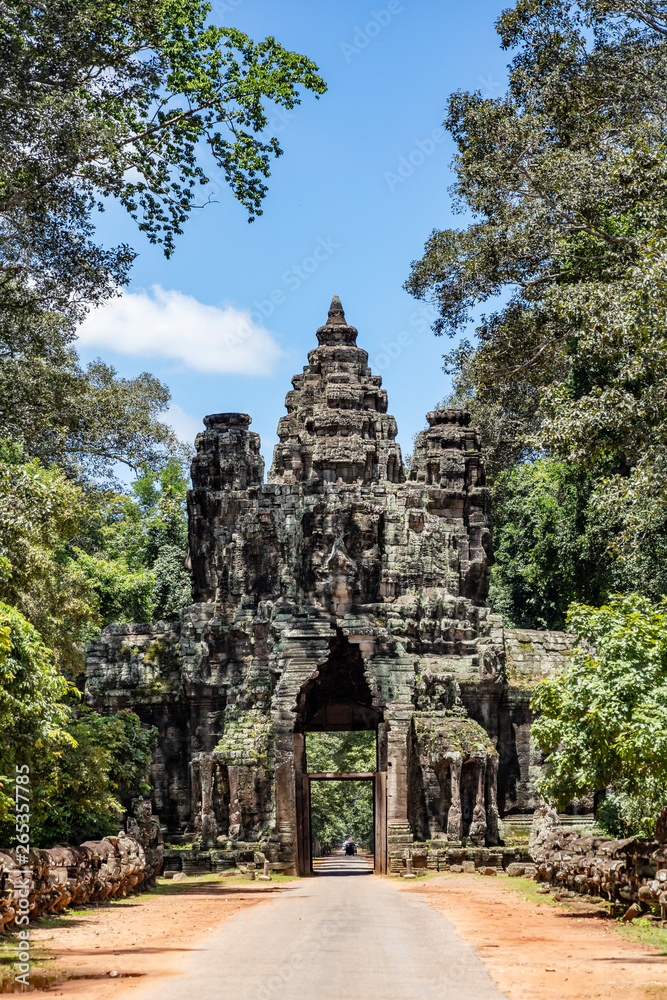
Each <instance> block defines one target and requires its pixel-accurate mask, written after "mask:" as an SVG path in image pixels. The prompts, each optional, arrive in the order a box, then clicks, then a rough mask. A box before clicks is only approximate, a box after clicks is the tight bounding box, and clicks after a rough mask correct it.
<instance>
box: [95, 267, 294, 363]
mask: <svg viewBox="0 0 667 1000" xmlns="http://www.w3.org/2000/svg"><path fill="white" fill-rule="evenodd" d="M79 340H80V343H81V344H82V346H84V347H101V348H107V349H108V350H112V351H119V352H120V353H121V354H134V355H139V356H143V357H154V358H155V357H160V358H173V359H175V360H177V361H180V362H182V363H183V364H184V365H186V366H187V367H188V368H194V369H195V370H196V371H200V372H215V373H216V374H220V375H270V374H271V373H272V371H273V367H274V365H275V363H276V361H277V360H278V358H279V357H280V356H281V354H282V351H281V350H280V347H279V346H278V344H277V343H276V341H275V340H274V339H273V337H272V336H271V334H270V333H269V331H268V330H266V329H265V328H264V327H263V326H257V325H256V324H254V323H253V322H252V320H251V318H250V311H249V310H247V309H236V308H235V307H234V306H230V305H224V306H207V305H204V304H203V303H202V302H198V301H197V299H195V298H193V297H192V296H191V295H184V294H183V293H182V292H175V291H166V290H165V289H164V288H161V287H160V285H153V286H152V288H151V291H150V293H149V292H146V291H139V292H126V293H125V294H124V295H122V296H121V297H120V298H116V299H111V301H110V302H108V303H106V305H104V306H101V307H100V308H99V309H95V310H93V311H92V312H91V313H90V314H89V315H88V317H87V318H86V320H85V321H84V322H83V323H82V325H81V327H80V329H79Z"/></svg>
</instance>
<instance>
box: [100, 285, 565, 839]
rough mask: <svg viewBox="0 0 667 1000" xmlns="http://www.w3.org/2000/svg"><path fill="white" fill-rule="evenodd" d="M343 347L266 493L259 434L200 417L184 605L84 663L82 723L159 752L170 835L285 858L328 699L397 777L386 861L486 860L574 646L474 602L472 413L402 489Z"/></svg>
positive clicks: (445, 433) (437, 415)
mask: <svg viewBox="0 0 667 1000" xmlns="http://www.w3.org/2000/svg"><path fill="white" fill-rule="evenodd" d="M356 337H357V331H356V330H355V328H354V327H351V326H349V324H348V323H347V321H346V320H345V317H344V314H343V311H342V307H341V306H340V302H339V301H338V300H334V302H332V306H331V310H330V312H329V318H328V320H327V323H326V324H325V325H324V326H323V327H320V329H319V330H318V331H317V339H318V346H317V347H316V348H315V349H314V350H312V351H311V352H310V353H309V356H308V365H306V367H305V368H304V370H303V373H302V374H299V375H297V376H295V377H294V379H293V380H292V384H293V389H292V391H291V392H290V393H288V396H287V399H286V408H287V414H286V416H285V417H283V418H282V419H281V421H280V424H279V428H278V436H279V439H280V441H279V444H278V445H277V446H276V448H275V450H274V459H273V464H272V467H271V470H270V472H269V475H268V480H267V481H266V482H264V469H263V460H262V458H261V455H260V452H259V447H260V441H259V437H258V435H257V434H254V433H253V432H251V431H250V430H249V425H250V418H249V417H248V416H247V415H245V414H216V415H212V416H209V417H206V418H205V420H204V424H205V430H204V431H203V432H202V433H201V434H199V435H198V437H197V441H196V448H197V454H196V457H195V459H194V461H193V465H192V482H193V488H192V490H191V491H190V493H189V497H188V513H189V543H190V544H189V557H188V559H189V567H190V570H191V573H192V579H193V600H194V602H195V603H194V604H193V605H192V606H191V607H189V608H186V609H185V610H184V611H183V612H182V614H181V616H180V620H179V621H178V622H169V623H156V624H153V625H119V626H111V627H109V628H107V629H105V630H104V632H103V634H102V636H101V638H100V641H99V642H97V643H94V644H91V647H90V651H89V657H88V682H87V698H88V701H89V703H91V704H93V705H95V707H97V708H101V709H102V710H108V711H111V710H118V709H119V708H125V707H131V708H132V709H133V710H134V711H136V712H137V714H138V715H139V716H140V718H141V719H142V720H143V721H145V722H147V723H151V724H153V725H156V726H157V728H158V730H159V732H160V742H159V747H158V750H157V752H156V756H155V760H154V766H153V780H154V784H155V806H156V811H157V812H158V813H159V815H160V817H161V819H162V821H163V822H164V823H165V825H166V827H167V829H168V830H169V832H170V833H171V834H172V835H175V834H177V835H183V834H184V833H187V834H188V835H189V836H190V837H193V836H195V837H199V838H203V839H204V840H205V841H209V842H211V841H215V840H216V839H218V838H222V839H223V840H224V838H225V837H228V838H229V839H230V840H233V841H235V842H237V843H244V842H247V843H250V844H252V843H255V844H256V843H257V842H259V841H260V840H263V839H264V840H266V839H267V837H270V836H273V837H274V838H276V839H277V841H278V842H280V843H282V844H283V846H284V847H285V857H287V856H288V855H289V851H290V850H291V848H289V844H291V843H292V842H293V837H294V830H293V813H294V809H295V803H294V781H295V752H294V747H295V733H299V732H304V731H307V730H309V729H313V728H326V727H327V726H328V727H329V728H336V726H338V727H339V728H345V725H344V722H345V720H344V719H343V716H342V715H340V713H341V712H343V708H342V707H340V706H339V709H336V701H337V699H338V701H339V702H341V703H342V702H345V703H346V704H348V709H347V711H351V709H349V705H352V704H353V705H354V706H356V707H355V708H354V712H355V713H356V714H355V716H354V719H353V720H352V723H353V725H354V726H355V727H357V728H359V727H360V728H364V727H367V728H376V727H377V729H378V740H379V750H380V757H381V759H382V760H383V761H384V762H385V765H384V766H387V767H388V768H391V767H392V766H393V768H394V770H393V771H390V774H389V784H388V788H389V799H390V817H389V823H390V828H391V827H392V824H393V833H392V829H390V842H392V839H393V845H394V850H399V849H401V850H402V847H401V845H402V844H403V843H404V842H405V843H409V842H411V841H412V839H413V837H416V838H417V839H430V840H438V839H443V840H445V839H447V838H449V839H450V840H453V841H457V840H460V838H461V837H462V836H464V837H470V838H471V839H472V840H473V841H475V840H476V842H477V843H479V844H481V845H483V844H484V843H485V842H486V841H488V842H490V843H493V842H494V840H495V839H497V832H496V831H497V817H498V813H500V815H501V816H502V815H505V814H507V813H511V812H518V813H523V812H528V811H532V810H533V809H534V808H535V805H536V801H535V795H534V790H533V778H534V775H535V769H536V768H537V767H539V763H540V761H539V757H538V755H536V754H535V751H534V748H532V747H531V743H530V721H531V719H530V710H529V707H528V705H529V699H530V688H531V684H532V683H533V682H534V680H535V679H537V678H538V677H539V676H541V675H543V674H544V672H545V671H548V670H550V669H552V667H553V666H554V665H557V664H558V663H560V662H563V657H564V656H566V655H567V652H568V648H569V644H570V637H566V636H563V635H560V634H556V633H533V632H530V633H528V632H524V631H521V630H503V628H502V623H501V619H500V617H499V616H497V615H494V614H493V613H492V611H491V609H490V608H489V607H488V605H487V604H486V596H487V591H488V572H489V563H490V560H491V559H492V553H491V532H490V510H489V493H488V490H487V488H486V486H485V483H484V470H483V466H482V463H481V457H480V452H479V437H478V434H477V432H476V430H475V429H474V428H471V427H470V426H469V415H468V414H467V413H465V412H464V411H461V410H438V411H434V412H433V413H429V414H428V418H427V419H428V425H429V426H428V428H427V429H426V430H425V431H423V432H422V433H421V434H420V435H419V436H418V438H417V441H416V445H415V451H414V455H413V458H412V462H411V465H410V470H409V474H408V473H406V470H405V469H404V466H403V463H402V459H401V453H400V448H399V446H398V444H397V443H396V442H395V436H396V423H395V421H394V419H393V417H391V416H390V415H388V414H387V397H386V392H385V391H384V390H383V389H382V388H381V379H380V378H379V377H378V376H373V375H372V373H371V371H370V369H369V368H368V355H367V354H366V352H365V351H363V350H362V349H360V348H359V347H357V346H356ZM327 705H328V706H329V707H327ZM332 706H333V707H332ZM336 711H339V716H336ZM327 713H329V714H328V716H327ZM346 718H347V717H346ZM350 719H351V717H350V718H347V723H348V727H349V724H350ZM296 766H298V762H297V765H296ZM392 809H393V813H392Z"/></svg>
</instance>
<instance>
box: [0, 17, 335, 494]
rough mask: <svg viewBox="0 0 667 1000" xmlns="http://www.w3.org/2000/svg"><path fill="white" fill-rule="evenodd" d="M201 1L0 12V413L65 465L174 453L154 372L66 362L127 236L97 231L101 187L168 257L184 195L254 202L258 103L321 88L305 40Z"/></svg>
mask: <svg viewBox="0 0 667 1000" xmlns="http://www.w3.org/2000/svg"><path fill="white" fill-rule="evenodd" d="M210 12H211V7H210V5H209V4H207V3H204V2H202V0H136V2H131V3H130V2H129V0H111V2H107V0H82V2H81V3H77V4H76V5H73V4H72V3H71V2H70V0H54V2H49V3H48V4H45V3H23V2H19V0H10V2H9V3H6V4H3V6H2V10H0V132H1V133H2V136H3V143H2V148H1V149H0V424H1V425H2V427H3V434H4V435H5V436H8V435H10V436H12V437H14V438H15V439H17V440H20V441H21V442H22V444H23V446H24V447H25V449H26V451H27V453H28V454H30V455H33V456H35V457H39V458H40V459H42V460H43V461H45V462H50V461H55V462H57V463H58V464H60V465H61V466H62V467H63V468H67V469H68V471H70V472H71V473H72V474H76V475H80V476H81V475H85V476H88V477H89V478H90V477H93V478H99V477H100V476H101V477H106V478H107V479H108V478H111V477H112V476H113V471H114V464H115V463H116V462H124V463H126V464H127V465H129V466H130V467H131V468H134V469H137V468H139V467H140V466H141V465H144V464H148V465H149V466H150V467H153V468H157V467H159V465H160V464H161V463H162V462H164V460H165V459H166V458H167V457H169V455H173V454H177V453H178V442H177V440H176V437H175V435H174V434H173V432H172V431H171V430H170V428H168V427H167V426H166V425H165V423H164V422H163V421H161V420H160V419H159V415H160V413H161V412H163V411H164V410H165V409H166V408H167V405H168V402H169V391H168V389H167V387H166V386H165V385H163V384H162V383H161V382H160V381H159V380H158V379H156V378H155V377H154V376H151V375H149V374H148V373H144V374H142V375H140V376H139V377H138V378H135V379H129V380H127V379H119V378H118V377H117V374H116V372H115V371H114V369H113V368H112V367H111V366H109V365H107V364H104V363H103V362H101V361H97V362H95V363H93V364H92V365H89V366H87V368H85V369H84V368H82V367H81V365H80V363H79V360H78V357H77V355H76V351H75V349H74V346H73V345H74V340H75V337H76V325H77V323H78V322H79V321H80V320H81V319H82V318H83V317H84V315H85V313H86V311H87V310H89V309H90V308H94V307H96V306H99V305H100V304H101V303H103V302H104V301H105V300H106V299H108V298H109V297H110V296H112V295H115V294H117V292H118V291H119V289H120V288H122V286H123V285H124V284H126V282H127V281H128V278H129V271H130V268H131V264H132V261H133V259H134V256H135V254H134V251H133V250H132V249H131V247H130V246H129V243H123V244H122V245H120V246H117V247H111V248H109V247H103V246H101V245H99V242H98V241H97V238H96V233H95V222H96V219H97V214H98V213H99V212H101V211H103V210H104V208H105V205H106V203H107V202H108V200H109V199H115V200H118V201H119V202H120V203H121V204H122V205H123V206H124V207H125V208H126V209H127V211H128V212H129V214H130V216H131V217H132V219H133V220H134V221H135V222H136V224H137V225H138V228H139V229H140V230H141V231H142V232H144V233H145V234H146V236H147V237H148V239H149V240H151V241H152V242H154V243H159V244H161V245H162V247H163V248H164V251H165V253H166V254H167V256H169V255H170V254H172V253H173V251H174V247H175V238H176V236H177V235H178V234H179V233H181V232H182V228H183V225H184V223H185V221H186V220H187V218H188V217H189V215H190V213H191V212H192V211H193V209H195V208H196V207H200V206H202V205H204V204H206V203H207V202H209V201H211V200H214V198H213V188H214V187H215V188H216V189H217V188H229V189H230V190H231V192H232V194H233V195H234V197H235V198H236V199H238V200H239V201H240V202H241V204H242V205H243V206H244V208H245V209H246V211H247V213H248V216H249V219H250V220H252V219H254V218H255V217H256V216H257V215H260V214H261V211H262V208H261V205H262V201H263V199H264V196H265V194H266V191H267V186H266V183H265V182H266V179H267V178H268V176H269V174H270V167H271V162H272V160H273V159H274V158H275V157H277V156H280V155H281V153H282V150H281V147H280V145H279V143H278V140H277V139H276V138H275V137H271V138H265V137H264V133H265V131H266V129H267V126H268V107H269V106H271V105H276V104H277V105H279V106H282V107H284V108H287V109H291V108H293V107H294V106H295V105H297V104H298V103H299V102H300V100H301V94H302V92H304V91H310V92H312V93H314V94H315V95H316V96H319V95H320V94H322V93H323V92H324V91H325V89H326V86H325V84H324V81H323V80H322V79H321V77H320V76H319V75H318V73H317V67H316V66H315V64H314V63H313V62H312V61H311V60H310V59H308V58H307V57H306V56H302V55H299V54H298V53H294V52H289V51H287V50H286V49H284V48H283V47H282V46H281V45H280V44H279V43H278V42H277V41H276V40H275V39H274V38H271V37H269V38H266V39H264V40H263V41H260V42H254V41H253V40H252V39H250V38H249V37H248V36H247V35H245V34H243V33H242V32H240V31H238V30H236V29H234V28H224V27H217V26H215V25H213V24H210V23H208V20H207V18H208V15H209V14H210Z"/></svg>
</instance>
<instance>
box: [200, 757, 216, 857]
mask: <svg viewBox="0 0 667 1000" xmlns="http://www.w3.org/2000/svg"><path fill="white" fill-rule="evenodd" d="M213 768H214V762H213V760H212V759H211V758H210V757H205V758H204V759H203V760H202V762H201V764H200V765H199V773H200V776H201V839H202V840H203V842H204V843H205V844H214V843H215V838H216V837H217V835H218V824H217V822H216V819H215V813H214V812H213Z"/></svg>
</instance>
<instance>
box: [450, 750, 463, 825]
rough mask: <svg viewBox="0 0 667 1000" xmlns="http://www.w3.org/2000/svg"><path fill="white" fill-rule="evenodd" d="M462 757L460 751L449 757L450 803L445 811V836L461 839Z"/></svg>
mask: <svg viewBox="0 0 667 1000" xmlns="http://www.w3.org/2000/svg"><path fill="white" fill-rule="evenodd" d="M462 766H463V758H462V756H461V754H460V753H454V754H451V756H450V757H449V775H450V781H451V788H452V804H451V805H450V807H449V812H448V813H447V837H448V838H449V840H461V837H462V836H463V809H462V808H461V768H462Z"/></svg>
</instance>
